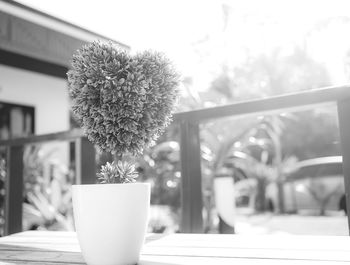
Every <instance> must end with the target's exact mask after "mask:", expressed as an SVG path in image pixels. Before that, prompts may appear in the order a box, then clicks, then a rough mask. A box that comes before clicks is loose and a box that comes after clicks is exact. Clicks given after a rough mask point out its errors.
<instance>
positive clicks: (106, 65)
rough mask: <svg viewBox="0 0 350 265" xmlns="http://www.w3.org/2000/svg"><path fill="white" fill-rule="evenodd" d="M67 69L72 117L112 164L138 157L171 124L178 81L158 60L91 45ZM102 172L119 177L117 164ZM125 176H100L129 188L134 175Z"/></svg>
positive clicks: (155, 54)
mask: <svg viewBox="0 0 350 265" xmlns="http://www.w3.org/2000/svg"><path fill="white" fill-rule="evenodd" d="M72 68H73V69H72V70H70V71H68V73H67V75H68V83H69V94H70V97H71V99H72V110H73V113H74V114H75V116H76V118H77V119H78V121H79V123H80V124H81V126H82V127H83V129H84V133H85V134H86V135H87V136H88V138H89V140H90V141H91V142H92V143H94V144H96V145H97V146H98V147H99V148H101V150H102V151H107V152H112V153H114V154H116V157H117V158H120V157H121V156H123V155H127V154H131V155H140V154H142V152H143V149H144V148H145V147H148V146H151V145H153V144H154V142H155V141H156V140H157V138H158V137H159V135H160V134H161V133H162V132H163V131H164V129H165V127H166V126H167V125H168V124H169V123H170V121H171V114H172V111H173V110H174V107H175V103H176V99H177V97H178V88H177V87H178V80H179V76H178V74H177V73H176V71H175V70H174V68H173V66H172V64H171V62H170V61H169V60H168V59H167V58H166V57H165V56H164V55H163V54H161V53H158V52H151V51H145V52H142V53H138V54H136V55H135V56H132V55H130V54H128V53H127V52H126V51H124V50H122V49H120V48H118V47H116V46H115V45H113V44H112V43H101V42H93V43H90V44H87V45H84V46H83V47H82V48H81V49H80V50H78V52H77V53H76V54H75V55H73V59H72ZM107 167H108V168H111V167H115V169H112V170H110V171H109V172H120V170H118V168H117V167H118V163H115V164H110V165H109V166H107ZM126 167H127V168H131V166H126ZM105 169H106V168H105ZM103 170H104V169H103ZM126 172H130V174H131V175H130V176H128V177H125V178H123V179H119V180H117V181H116V180H115V178H116V176H114V179H113V180H106V177H108V176H110V174H106V173H103V172H101V174H102V176H103V177H102V182H103V183H112V182H118V183H123V181H124V180H126V181H127V182H129V181H128V180H129V179H133V178H134V176H135V175H134V172H133V171H129V170H127V171H126ZM100 176H101V175H100ZM100 179H101V178H100Z"/></svg>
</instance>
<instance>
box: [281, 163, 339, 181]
mask: <svg viewBox="0 0 350 265" xmlns="http://www.w3.org/2000/svg"><path fill="white" fill-rule="evenodd" d="M342 174H343V168H342V164H341V163H328V164H318V165H310V166H305V167H302V168H300V169H299V170H297V171H294V172H293V173H291V174H289V175H288V176H287V179H288V180H296V179H304V178H314V177H325V176H334V175H342Z"/></svg>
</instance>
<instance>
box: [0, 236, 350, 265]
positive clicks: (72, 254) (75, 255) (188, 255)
mask: <svg viewBox="0 0 350 265" xmlns="http://www.w3.org/2000/svg"><path fill="white" fill-rule="evenodd" d="M5 264H6V265H7V264H31V265H34V264H35V265H39V264H40V265H43V264H48V265H53V264H55V265H59V264H85V262H84V260H83V257H82V255H81V253H80V248H79V244H78V241H77V238H76V234H75V233H74V232H44V231H30V232H23V233H19V234H14V235H11V236H7V237H2V238H0V265H5ZM138 264H139V265H150V264H154V265H162V264H165V265H166V264H168V265H170V264H171V265H176V264H179V265H182V264H191V265H195V264H201V265H205V264H213V265H220V264H235V265H237V264H243V265H245V264H254V265H258V264H268V265H274V264H276V265H277V264H278V265H284V264H290V265H292V264H293V265H298V264H320V265H321V264H322V265H324V264H336V265H339V264H348V265H349V264H350V237H346V236H292V235H273V236H272V235H270V236H268V235H258V236H254V235H247V236H246V235H245V236H243V235H241V236H240V235H214V234H171V235H162V234H149V235H147V238H146V243H145V245H144V247H143V250H142V253H141V259H140V262H139V263H138Z"/></svg>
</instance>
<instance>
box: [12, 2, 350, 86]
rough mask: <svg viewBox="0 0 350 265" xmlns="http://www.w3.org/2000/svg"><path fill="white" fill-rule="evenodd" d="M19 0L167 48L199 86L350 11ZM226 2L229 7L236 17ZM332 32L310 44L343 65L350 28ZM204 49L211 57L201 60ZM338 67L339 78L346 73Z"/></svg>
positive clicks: (319, 6) (315, 6)
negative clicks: (225, 66) (226, 68)
mask: <svg viewBox="0 0 350 265" xmlns="http://www.w3.org/2000/svg"><path fill="white" fill-rule="evenodd" d="M17 1H18V2H21V3H23V4H25V5H29V6H31V7H33V8H36V9H39V10H41V11H43V12H46V13H48V14H50V15H53V16H56V17H58V18H61V19H63V20H66V21H68V22H71V23H73V24H76V25H79V26H81V27H84V28H87V29H89V30H91V31H95V32H98V33H100V34H102V35H105V36H106V37H109V38H112V39H115V40H117V41H120V42H122V43H125V44H127V45H129V46H131V48H132V50H133V51H138V50H144V49H155V50H160V51H163V52H165V53H166V54H167V55H168V57H170V58H171V59H172V60H173V61H174V62H175V64H176V65H177V66H178V68H180V71H181V72H182V73H183V74H184V75H185V76H197V77H200V78H197V80H199V81H198V82H197V86H198V87H204V86H207V84H208V82H209V81H210V79H211V78H212V76H213V75H215V71H216V70H217V69H218V66H219V65H220V64H221V63H222V62H223V61H225V62H227V63H228V64H232V65H234V64H239V63H240V62H241V61H242V60H244V56H243V55H244V54H245V50H247V49H249V50H250V51H251V52H253V53H261V52H268V51H269V50H272V49H273V48H274V47H276V46H278V45H281V44H282V45H285V44H287V43H289V42H290V43H292V42H298V41H302V38H301V36H304V35H305V33H307V31H308V30H309V29H310V27H311V25H312V24H313V23H315V21H316V20H318V19H320V18H325V17H328V16H342V15H348V11H349V10H350V1H349V0H293V1H292V0H264V1H261V0H98V1H92V0H50V1H48V0H17ZM223 5H226V6H228V7H229V12H230V14H229V16H230V24H229V25H226V24H225V18H224V12H223ZM225 30H226V32H225ZM227 32H230V33H232V34H227ZM326 34H330V35H329V36H328V35H327V36H326V35H325V34H324V36H318V38H319V39H314V40H313V46H312V47H311V49H310V50H311V52H312V53H313V54H314V55H315V56H316V59H318V60H319V61H320V62H321V63H326V64H329V65H330V68H331V69H335V70H334V72H335V73H339V71H341V67H342V66H341V62H340V61H341V60H342V58H343V56H344V54H343V53H344V49H346V48H347V47H350V34H344V31H341V30H337V29H335V30H333V31H332V32H331V33H326ZM198 50H200V52H202V55H203V53H204V56H205V57H206V58H207V60H206V62H203V61H201V60H200V58H199V57H200V56H199V55H200V52H198ZM215 69H216V70H215ZM335 75H336V74H335ZM338 75H339V76H335V80H336V81H337V82H340V83H341V82H343V81H345V79H344V76H343V75H341V74H338Z"/></svg>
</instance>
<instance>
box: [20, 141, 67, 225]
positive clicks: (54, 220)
mask: <svg viewBox="0 0 350 265" xmlns="http://www.w3.org/2000/svg"><path fill="white" fill-rule="evenodd" d="M45 150H46V149H45V148H42V146H38V145H33V146H27V147H26V148H25V150H24V157H23V159H24V170H23V175H24V184H25V185H24V194H23V197H24V204H23V229H24V230H28V229H30V230H31V229H35V230H36V229H39V230H40V229H44V230H69V231H73V230H74V226H73V213H72V202H71V189H70V187H71V185H72V184H73V172H72V171H71V170H69V169H68V168H67V166H65V165H63V164H62V163H61V162H59V161H57V160H56V159H55V152H56V149H50V151H45Z"/></svg>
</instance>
